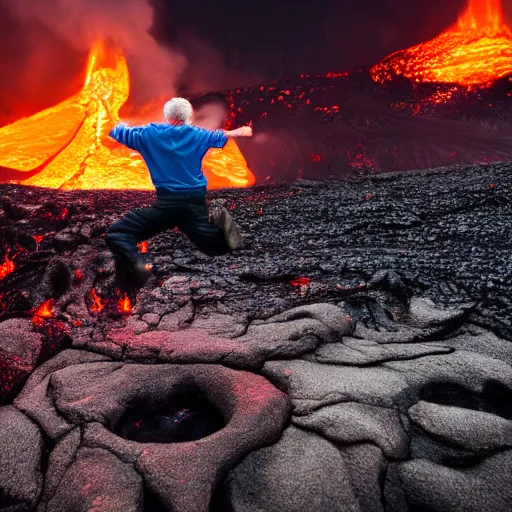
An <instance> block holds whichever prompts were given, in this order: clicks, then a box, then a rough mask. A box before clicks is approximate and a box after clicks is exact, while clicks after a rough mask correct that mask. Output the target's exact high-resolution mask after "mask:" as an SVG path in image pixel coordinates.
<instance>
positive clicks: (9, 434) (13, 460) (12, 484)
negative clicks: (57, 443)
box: [0, 405, 43, 510]
mask: <svg viewBox="0 0 512 512" xmlns="http://www.w3.org/2000/svg"><path fill="white" fill-rule="evenodd" d="M0 447H1V448H0V507H1V506H9V505H11V506H16V505H18V506H21V507H22V506H25V507H28V508H29V509H30V508H33V507H34V506H35V505H36V503H37V500H38V499H39V495H40V494H41V489H42V486H43V475H42V473H41V456H42V451H43V436H42V435H41V432H40V430H39V429H38V428H37V426H36V425H35V424H34V423H33V422H32V421H30V420H29V419H28V418H27V417H26V416H25V415H24V414H22V413H21V412H19V411H18V410H16V409H15V408H14V407H12V406H9V405H8V406H5V407H0ZM2 510H3V509H2Z"/></svg>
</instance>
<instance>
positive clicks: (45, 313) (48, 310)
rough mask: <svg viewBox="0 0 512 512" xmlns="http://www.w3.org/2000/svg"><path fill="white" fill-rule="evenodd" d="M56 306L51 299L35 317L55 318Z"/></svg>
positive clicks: (41, 306) (40, 307)
mask: <svg viewBox="0 0 512 512" xmlns="http://www.w3.org/2000/svg"><path fill="white" fill-rule="evenodd" d="M54 305H55V300H54V299H50V300H47V301H46V302H45V303H44V304H41V305H40V306H39V307H38V308H37V310H36V311H35V313H34V317H39V318H51V317H52V316H53V306H54Z"/></svg>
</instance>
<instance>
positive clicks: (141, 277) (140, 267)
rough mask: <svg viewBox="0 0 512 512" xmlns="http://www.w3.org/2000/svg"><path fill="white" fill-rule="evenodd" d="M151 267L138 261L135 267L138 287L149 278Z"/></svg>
mask: <svg viewBox="0 0 512 512" xmlns="http://www.w3.org/2000/svg"><path fill="white" fill-rule="evenodd" d="M152 270H153V265H151V264H150V263H145V262H144V261H138V262H137V264H136V265H135V279H136V281H137V284H138V285H139V286H144V285H145V284H146V283H147V281H148V279H149V278H150V277H151V274H152Z"/></svg>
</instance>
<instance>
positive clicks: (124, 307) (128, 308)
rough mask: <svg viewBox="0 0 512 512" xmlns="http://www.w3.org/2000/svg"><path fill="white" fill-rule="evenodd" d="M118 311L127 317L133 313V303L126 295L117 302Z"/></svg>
mask: <svg viewBox="0 0 512 512" xmlns="http://www.w3.org/2000/svg"><path fill="white" fill-rule="evenodd" d="M117 309H118V311H119V312H121V313H123V314H125V315H127V314H129V313H131V312H132V309H133V307H132V302H131V300H130V298H129V297H128V295H126V293H125V294H124V295H123V296H122V297H120V298H119V300H118V302H117Z"/></svg>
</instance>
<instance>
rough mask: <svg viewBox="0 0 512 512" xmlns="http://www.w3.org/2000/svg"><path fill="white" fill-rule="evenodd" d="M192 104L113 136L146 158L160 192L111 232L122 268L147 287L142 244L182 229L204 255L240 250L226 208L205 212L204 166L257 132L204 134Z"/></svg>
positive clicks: (177, 102)
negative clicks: (215, 151) (214, 152)
mask: <svg viewBox="0 0 512 512" xmlns="http://www.w3.org/2000/svg"><path fill="white" fill-rule="evenodd" d="M192 115H193V109H192V105H191V104H190V102H189V101H187V100H185V99H183V98H173V99H172V100H170V101H169V102H167V103H166V104H165V106H164V116H165V121H166V122H165V123H161V124H156V123H155V124H149V125H147V126H136V127H128V126H126V125H124V124H119V125H117V126H116V127H115V128H114V129H113V130H112V131H111V132H110V136H111V137H112V138H113V139H115V140H116V141H118V142H120V143H121V144H124V145H125V146H128V147H129V148H131V149H133V150H135V151H138V152H139V153H140V154H141V155H142V157H143V158H144V160H145V162H146V165H147V167H148V169H149V173H150V175H151V180H152V182H153V185H154V186H155V188H156V196H157V201H156V203H155V204H154V205H153V206H151V207H149V208H141V209H136V210H132V211H131V212H129V213H128V214H127V215H125V216H124V217H123V218H121V219H120V220H118V221H117V222H116V223H115V224H113V225H112V226H111V228H110V229H109V231H108V233H107V238H106V242H107V245H108V247H109V248H110V250H111V251H112V253H113V254H114V256H115V258H116V261H117V263H118V265H119V266H120V267H121V268H122V269H123V270H124V271H125V272H126V273H127V274H128V275H132V276H133V277H135V280H136V282H137V284H143V283H144V282H145V281H146V280H147V279H148V277H149V276H150V274H151V266H150V265H147V264H145V262H144V261H143V260H142V259H141V258H140V256H139V254H138V250H137V242H140V241H142V240H148V239H149V238H151V237H153V236H155V235H157V234H158V233H160V232H162V231H164V230H167V229H172V228H174V227H178V228H179V229H180V231H181V232H182V233H184V234H185V235H186V236H187V237H188V238H189V239H190V240H191V242H192V243H194V244H195V245H196V246H197V247H198V248H199V249H200V250H201V251H203V252H205V253H206V254H210V255H221V254H226V253H228V252H230V251H232V250H235V249H237V248H239V247H240V245H241V241H242V239H241V235H240V230H239V228H238V226H237V225H236V224H235V222H234V220H233V218H232V217H231V216H230V215H229V213H228V212H227V211H226V210H225V209H224V208H217V209H215V211H214V212H213V215H212V221H210V217H209V214H208V210H207V206H206V185H207V180H206V176H205V175H204V174H203V172H202V170H201V162H202V159H203V157H204V156H205V154H206V152H207V151H208V150H209V149H210V148H223V147H224V146H225V145H226V143H227V141H228V138H231V137H233V138H235V137H250V136H252V128H250V127H249V126H245V127H243V128H238V129H237V130H233V131H222V130H215V131H210V130H205V129H202V128H198V127H196V126H192V125H191V124H190V123H191V121H192Z"/></svg>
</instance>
